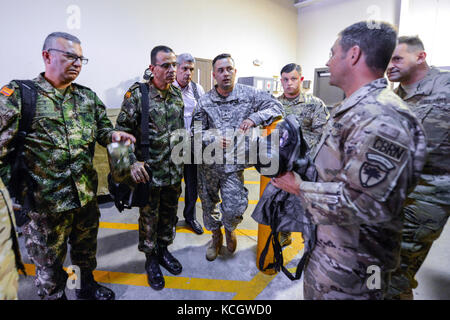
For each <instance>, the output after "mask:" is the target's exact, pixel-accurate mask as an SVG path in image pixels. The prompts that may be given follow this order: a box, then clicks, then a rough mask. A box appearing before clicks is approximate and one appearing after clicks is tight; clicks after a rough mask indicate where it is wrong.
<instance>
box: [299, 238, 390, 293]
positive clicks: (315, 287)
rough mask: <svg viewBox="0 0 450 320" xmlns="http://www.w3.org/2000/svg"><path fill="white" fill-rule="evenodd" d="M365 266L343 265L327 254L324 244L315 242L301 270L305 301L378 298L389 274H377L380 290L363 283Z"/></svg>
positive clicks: (366, 276) (385, 288) (365, 280)
mask: <svg viewBox="0 0 450 320" xmlns="http://www.w3.org/2000/svg"><path fill="white" fill-rule="evenodd" d="M366 271H367V269H366V268H364V266H361V265H359V264H358V266H357V269H356V268H352V267H349V266H345V265H343V264H341V263H339V262H337V261H335V260H334V259H333V257H332V256H330V255H329V254H328V253H327V249H326V247H325V246H323V245H320V244H319V243H317V244H316V247H315V248H314V250H313V251H312V254H311V256H310V259H309V261H308V262H307V265H306V267H305V270H304V278H303V297H304V299H305V300H382V299H383V296H384V292H385V291H386V290H387V285H388V283H389V277H390V274H389V273H383V272H382V273H381V274H380V289H371V288H369V287H368V285H367V280H368V277H369V275H368V274H367V273H366Z"/></svg>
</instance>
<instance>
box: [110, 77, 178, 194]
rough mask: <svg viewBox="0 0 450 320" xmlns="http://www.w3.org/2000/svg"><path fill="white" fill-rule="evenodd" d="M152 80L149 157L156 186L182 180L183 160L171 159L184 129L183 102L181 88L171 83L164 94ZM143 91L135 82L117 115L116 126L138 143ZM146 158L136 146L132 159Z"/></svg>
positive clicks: (150, 86)
mask: <svg viewBox="0 0 450 320" xmlns="http://www.w3.org/2000/svg"><path fill="white" fill-rule="evenodd" d="M148 84H149V126H150V127H149V143H150V147H149V155H150V159H149V160H148V161H147V163H148V165H149V167H150V171H151V174H152V182H151V184H152V185H153V186H157V187H162V186H169V185H174V184H177V183H180V182H181V178H182V176H183V164H182V163H181V164H178V163H174V162H173V161H172V159H171V153H172V150H173V147H174V146H175V145H176V141H174V140H173V139H174V137H175V136H176V132H177V131H179V130H180V129H184V103H183V97H182V95H181V91H180V89H178V88H176V87H175V86H173V85H170V87H169V89H168V90H167V92H166V95H165V97H164V94H163V93H162V92H161V91H160V90H158V89H157V88H156V87H155V86H154V85H153V83H152V82H151V81H150V82H148ZM141 97H142V95H141V91H140V90H139V84H134V85H132V86H131V87H130V89H129V90H128V91H127V93H126V94H125V98H124V100H123V103H122V109H121V110H120V113H119V115H118V116H117V122H116V128H117V129H118V130H122V131H125V132H128V133H131V134H133V135H134V136H135V137H136V145H137V146H139V145H140V143H141V110H142V105H141ZM138 160H139V161H143V158H142V153H141V150H140V149H139V148H136V151H135V154H131V157H130V162H131V163H132V164H133V163H134V162H136V161H138Z"/></svg>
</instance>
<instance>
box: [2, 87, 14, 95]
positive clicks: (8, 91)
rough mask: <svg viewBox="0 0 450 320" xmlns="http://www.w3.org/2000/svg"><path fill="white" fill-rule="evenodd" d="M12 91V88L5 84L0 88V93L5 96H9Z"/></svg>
mask: <svg viewBox="0 0 450 320" xmlns="http://www.w3.org/2000/svg"><path fill="white" fill-rule="evenodd" d="M13 92H14V89H10V88H8V87H7V86H4V87H3V88H2V89H1V90H0V93H1V94H3V95H5V96H7V97H9V96H10V95H12V94H13Z"/></svg>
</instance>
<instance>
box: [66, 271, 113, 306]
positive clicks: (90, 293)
mask: <svg viewBox="0 0 450 320" xmlns="http://www.w3.org/2000/svg"><path fill="white" fill-rule="evenodd" d="M83 274H84V275H83ZM75 295H76V296H77V299H85V300H115V298H116V295H115V293H114V291H112V290H111V289H108V288H107V287H104V286H102V285H99V284H98V283H97V282H96V281H95V280H94V276H93V275H92V273H91V272H82V273H81V289H76V290H75Z"/></svg>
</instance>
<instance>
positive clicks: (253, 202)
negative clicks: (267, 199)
mask: <svg viewBox="0 0 450 320" xmlns="http://www.w3.org/2000/svg"><path fill="white" fill-rule="evenodd" d="M178 201H179V202H184V198H183V197H179V198H178ZM258 201H259V200H248V204H257V203H258ZM196 202H201V201H200V198H198V199H197V201H196Z"/></svg>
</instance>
